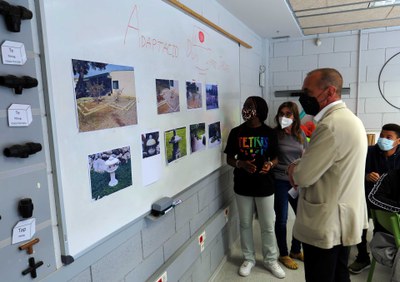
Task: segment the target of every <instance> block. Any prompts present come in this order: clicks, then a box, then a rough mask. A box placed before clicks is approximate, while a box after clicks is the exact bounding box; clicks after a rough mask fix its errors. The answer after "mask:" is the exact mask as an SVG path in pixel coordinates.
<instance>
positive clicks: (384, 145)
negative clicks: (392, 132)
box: [378, 138, 394, 151]
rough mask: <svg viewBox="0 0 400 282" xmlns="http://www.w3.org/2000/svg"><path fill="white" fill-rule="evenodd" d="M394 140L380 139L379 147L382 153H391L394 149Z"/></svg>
mask: <svg viewBox="0 0 400 282" xmlns="http://www.w3.org/2000/svg"><path fill="white" fill-rule="evenodd" d="M393 143H394V141H393V140H390V139H387V138H378V146H379V148H380V149H381V150H382V151H389V150H391V149H393Z"/></svg>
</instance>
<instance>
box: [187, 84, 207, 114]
mask: <svg viewBox="0 0 400 282" xmlns="http://www.w3.org/2000/svg"><path fill="white" fill-rule="evenodd" d="M186 102H187V108H188V109H199V108H202V107H203V100H202V96H201V83H200V82H193V81H186Z"/></svg>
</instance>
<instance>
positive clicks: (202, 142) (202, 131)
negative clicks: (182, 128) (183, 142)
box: [190, 123, 207, 153]
mask: <svg viewBox="0 0 400 282" xmlns="http://www.w3.org/2000/svg"><path fill="white" fill-rule="evenodd" d="M206 140H207V137H206V124H205V123H197V124H191V125H190V152H191V153H194V152H197V151H201V150H204V149H205V148H206V143H207V142H206Z"/></svg>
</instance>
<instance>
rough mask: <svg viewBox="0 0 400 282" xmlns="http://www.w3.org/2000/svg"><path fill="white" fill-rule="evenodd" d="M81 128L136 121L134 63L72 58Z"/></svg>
mask: <svg viewBox="0 0 400 282" xmlns="http://www.w3.org/2000/svg"><path fill="white" fill-rule="evenodd" d="M72 71H73V82H74V89H75V99H76V107H77V115H78V127H79V131H80V132H86V131H93V130H99V129H105V128H113V127H121V126H127V125H132V124H137V109H136V91H135V76H134V69H133V67H127V66H118V65H112V64H107V63H99V62H91V61H83V60H75V59H73V60H72Z"/></svg>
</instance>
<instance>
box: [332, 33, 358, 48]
mask: <svg viewBox="0 0 400 282" xmlns="http://www.w3.org/2000/svg"><path fill="white" fill-rule="evenodd" d="M358 42H359V36H358V34H354V35H349V36H340V37H335V38H334V47H333V51H334V52H346V51H357V50H358Z"/></svg>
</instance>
